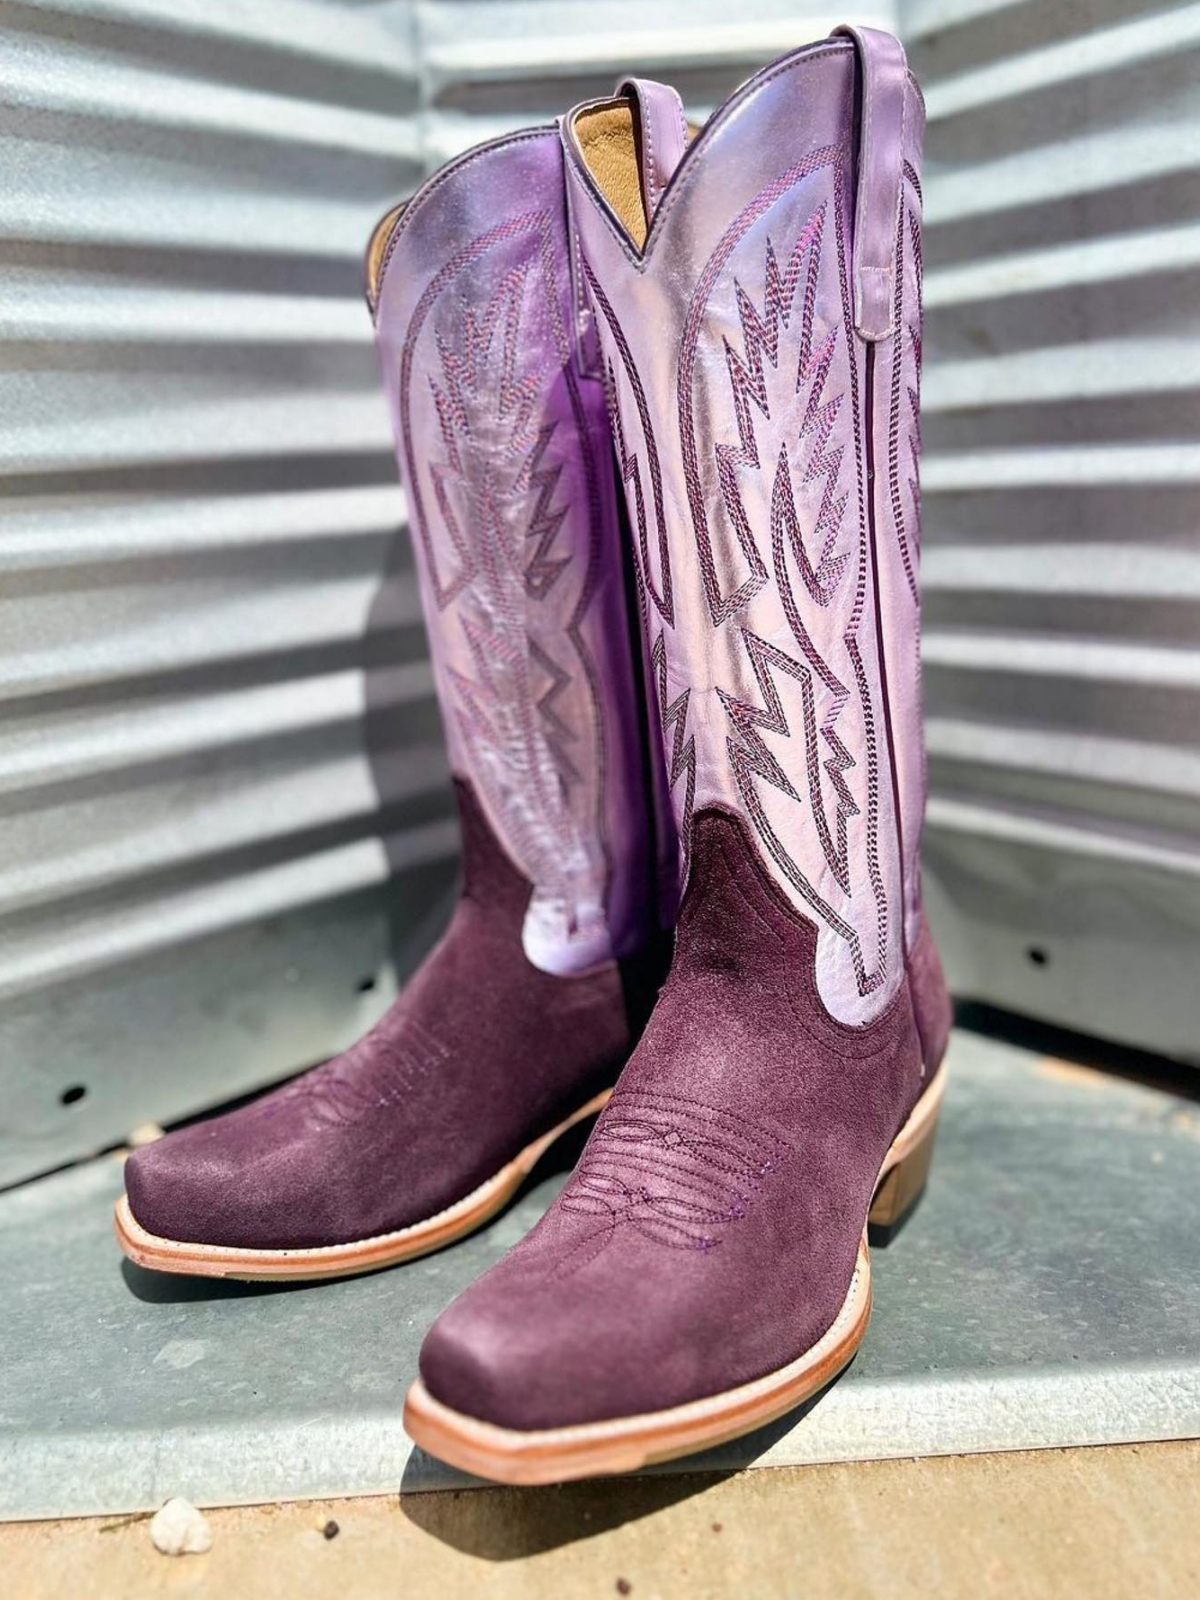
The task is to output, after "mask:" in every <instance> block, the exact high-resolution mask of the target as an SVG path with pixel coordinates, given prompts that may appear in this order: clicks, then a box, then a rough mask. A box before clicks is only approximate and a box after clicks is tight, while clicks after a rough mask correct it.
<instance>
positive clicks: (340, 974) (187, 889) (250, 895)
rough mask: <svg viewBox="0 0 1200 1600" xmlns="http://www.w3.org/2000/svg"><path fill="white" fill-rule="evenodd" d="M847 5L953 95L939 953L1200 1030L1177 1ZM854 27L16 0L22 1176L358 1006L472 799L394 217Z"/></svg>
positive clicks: (1190, 374) (811, 13)
mask: <svg viewBox="0 0 1200 1600" xmlns="http://www.w3.org/2000/svg"><path fill="white" fill-rule="evenodd" d="M850 14H851V15H852V16H853V17H854V18H855V19H856V20H860V21H867V22H870V21H874V22H876V23H878V24H881V25H884V26H887V25H896V24H897V23H898V24H899V26H900V29H901V31H902V32H903V33H904V34H905V36H906V38H907V41H908V43H909V47H910V54H911V55H912V57H913V59H914V63H915V64H916V65H917V67H918V69H919V70H920V71H921V73H922V76H923V78H924V81H925V83H926V87H927V93H928V99H929V108H930V125H929V136H928V169H927V179H928V181H927V258H928V276H927V302H928V314H927V340H926V349H927V366H926V390H925V394H926V421H925V436H926V445H927V457H926V460H927V468H926V477H925V488H926V566H925V571H926V584H927V596H928V599H927V619H928V620H927V635H926V663H927V667H926V670H927V684H928V701H929V710H930V730H929V731H930V755H931V777H932V782H933V800H932V805H931V825H930V829H929V835H928V846H927V851H926V857H927V868H926V871H927V878H928V882H929V893H930V898H931V901H932V904H933V907H934V912H935V916H936V919H937V921H938V924H939V928H940V930H941V932H942V936H943V940H944V943H945V947H946V954H947V957H948V964H949V965H950V967H951V971H952V975H953V977H954V979H955V981H956V986H957V987H958V989H959V990H960V992H962V993H968V994H971V995H974V996H975V997H977V998H981V999H987V1000H992V1001H995V1002H998V1003H1001V1004H1006V1005H1011V1006H1015V1007H1017V1008H1019V1009H1024V1010H1028V1011H1031V1012H1034V1013H1036V1014H1039V1015H1042V1016H1046V1017H1050V1018H1053V1019H1055V1020H1059V1021H1063V1022H1067V1023H1070V1024H1072V1025H1075V1026H1079V1027H1083V1028H1088V1029H1090V1030H1092V1031H1095V1032H1098V1033H1106V1034H1110V1035H1112V1036H1114V1037H1118V1038H1124V1039H1129V1040H1131V1041H1135V1042H1139V1043H1144V1044H1146V1045H1147V1046H1149V1047H1151V1048H1159V1049H1165V1050H1170V1051H1173V1052H1176V1053H1180V1054H1185V1055H1186V1054H1192V1055H1195V1054H1196V1051H1197V1045H1196V1027H1195V1023H1196V1020H1197V1009H1198V1008H1197V1004H1196V1001H1195V999H1194V996H1193V990H1194V988H1195V984H1194V971H1195V967H1196V964H1197V949H1198V948H1200V946H1198V942H1197V936H1198V933H1200V810H1198V808H1197V805H1196V800H1197V793H1198V791H1200V700H1198V699H1197V694H1198V690H1200V664H1198V663H1200V656H1198V654H1197V650H1198V647H1200V638H1198V635H1200V623H1198V620H1197V619H1198V617H1200V611H1198V610H1197V600H1198V599H1200V536H1198V535H1197V530H1196V522H1197V518H1196V513H1195V507H1196V476H1197V473H1196V462H1197V459H1198V456H1197V445H1196V423H1197V417H1196V401H1195V389H1196V378H1197V361H1196V356H1195V348H1194V346H1195V338H1196V335H1195V331H1194V330H1195V321H1196V310H1197V287H1198V282H1197V268H1198V263H1200V217H1198V215H1197V212H1198V209H1200V184H1198V183H1197V163H1198V161H1200V137H1198V136H1197V135H1198V131H1200V130H1198V128H1197V122H1198V121H1200V115H1198V107H1197V104H1196V99H1197V97H1196V91H1195V89H1194V87H1193V86H1194V84H1195V83H1196V81H1197V66H1198V62H1197V50H1198V48H1200V6H1197V5H1195V4H1189V5H1177V6H1174V7H1164V6H1163V5H1162V4H1161V0H1160V3H1158V4H1153V5H1151V4H1144V3H1142V4H1139V3H1137V0H1120V3H1119V0H1087V3H1069V0H900V3H899V4H898V5H894V4H887V3H883V4H878V5H875V6H870V7H861V6H856V7H853V8H851V12H850ZM840 20H843V13H841V12H838V11H836V10H833V9H831V8H830V7H828V6H818V5H814V4H797V3H795V0H792V3H783V0H771V3H768V4H752V5H749V6H742V7H741V8H740V9H739V10H738V12H737V14H736V15H731V14H730V12H729V8H728V7H727V6H724V5H720V4H716V3H714V0H694V3H679V0H669V3H662V4H655V5H649V6H648V5H646V4H644V3H641V0H637V3H631V0H608V3H606V4H604V5H603V6H585V5H582V4H574V3H568V0H515V3H514V0H440V3H438V0H435V3H430V4H419V5H411V4H408V3H406V0H382V3H378V4H370V3H363V4H357V5H352V4H336V3H333V0H324V3H319V0H299V3H296V0H289V3H284V0H255V4H254V5H253V6H251V5H246V4H238V3H236V0H39V3H37V4H31V3H23V4H7V3H0V118H2V124H0V128H2V133H3V138H4V147H5V155H6V161H5V182H4V186H3V190H2V191H0V237H2V239H3V246H2V249H3V275H4V295H3V300H2V302H0V337H2V339H3V344H2V346H0V349H2V351H3V358H4V359H3V363H2V365H0V391H2V402H3V416H4V429H3V433H2V435H0V452H2V459H3V473H4V484H3V487H4V494H5V496H6V501H7V503H6V506H5V516H4V521H3V528H2V530H0V586H2V587H0V652H2V656H0V823H2V827H3V832H2V834H0V1181H4V1180H5V1179H11V1178H14V1177H17V1176H20V1175H22V1174H24V1173H27V1172H30V1171H33V1170H38V1169H41V1168H44V1167H47V1166H50V1165H52V1164H54V1163H55V1162H57V1161H61V1160H65V1159H69V1158H70V1157H72V1156H75V1155H78V1154H81V1153H83V1152H85V1151H86V1150H88V1149H90V1148H94V1147H96V1146H97V1145H99V1144H101V1143H103V1142H105V1141H107V1140H111V1139H115V1138H118V1137H120V1136H121V1135H122V1134H123V1133H124V1132H125V1131H127V1129H128V1128H129V1126H130V1125H131V1124H132V1123H135V1122H138V1121H142V1120H145V1119H146V1118H150V1117H154V1118H168V1117H173V1116H177V1115H179V1114H181V1113H183V1112H185V1111H187V1110H190V1109H194V1108H196V1107H198V1106H200V1105H202V1104H205V1103H209V1102H211V1101H213V1100H216V1099H219V1098H222V1097H224V1096H226V1095H228V1094H230V1093H232V1092H236V1091H237V1090H239V1089H242V1088H246V1087H249V1086H251V1085H252V1084H254V1083H258V1082H262V1081H265V1080H267V1079H269V1078H271V1077H274V1076H277V1075H279V1074H280V1073H282V1072H285V1071H287V1070H289V1069H290V1068H293V1067H296V1066H300V1065H303V1064H305V1063H307V1062H309V1061H311V1060H314V1059H317V1058H319V1057H320V1056H321V1055H323V1054H325V1053H327V1052H328V1051H330V1050H332V1049H334V1048H336V1047H338V1046H339V1045H340V1044H341V1043H342V1042H343V1041H344V1040H346V1039H348V1038H350V1037H351V1036H352V1035H353V1034H355V1033H356V1032H357V1031H358V1030H359V1029H360V1028H361V1027H362V1026H363V1025H364V1024H365V1023H366V1022H367V1021H369V1020H370V1017H371V1016H372V1015H373V1014H374V1013H375V1012H376V1011H377V1010H378V1009H379V1007H380V1005H381V1004H382V1003H383V1002H384V1000H385V999H386V998H387V996H388V994H389V993H390V992H391V983H392V980H393V964H394V961H395V962H398V963H399V966H400V967H401V968H403V967H404V966H405V965H406V964H407V963H408V962H409V961H410V960H411V959H412V958H413V955H414V954H415V952H416V951H418V950H419V949H420V948H421V946H422V945H423V943H424V942H425V940H426V939H427V938H428V935H429V931H430V928H431V927H432V926H434V925H435V924H436V922H437V920H438V917H439V916H440V913H441V906H442V904H443V903H444V896H445V893H446V889H447V885H448V882H449V876H450V872H451V869H452V853H453V850H454V843H455V835H454V830H453V827H452V825H451V823H450V822H449V819H448V816H447V812H446V799H445V793H444V789H443V787H442V782H441V780H442V774H443V770H444V768H443V761H442V757H441V753H440V743H439V738H438V730H437V722H436V713H435V710H434V706H433V702H432V697H431V693H430V684H429V680H428V673H427V668H426V665H425V658H424V645H423V640H422V637H421V631H420V626H419V620H418V613H417V606H416V600H415V595H414V593H413V590H412V585H411V571H410V567H409V561H408V552H407V547H406V540H405V537H404V535H403V533H402V531H401V528H400V524H401V519H402V516H403V505H402V500H401V497H400V495H399V492H398V490H397V489H396V488H395V486H394V485H395V475H394V467H393V464H392V460H391V454H390V447H389V442H388V439H387V429H386V418H385V411H384V406H383V401H382V396H381V394H380V392H379V386H378V379H377V374H376V370H375V365H374V357H373V355H372V352H371V350H370V343H369V329H368V325H367V321H366V317H365V313H364V311H363V310H362V306H361V300H360V296H359V260H360V255H361V249H362V244H363V240H364V238H365V236H366V234H367V231H368V230H369V228H370V226H371V224H372V222H373V221H374V220H375V218H376V217H377V215H378V214H379V213H380V212H381V211H382V210H383V209H384V208H385V207H386V206H387V205H388V204H390V203H391V201H393V200H394V199H395V198H397V197H398V196H400V195H402V194H404V193H405V192H407V191H408V190H410V189H411V188H412V187H413V185H414V184H415V183H416V182H417V181H418V179H419V177H420V175H421V174H422V173H423V172H425V171H427V170H429V169H430V168H431V167H432V166H434V165H436V164H437V163H438V162H439V161H441V160H443V159H445V158H446V157H447V156H449V155H451V154H453V153H454V152H455V151H456V150H458V149H461V148H463V147H465V146H466V145H469V144H471V143H474V142H476V141H477V140H479V139H481V138H485V137H488V136H490V135H491V134H493V133H495V132H498V131H500V130H501V129H503V128H507V127H511V126H514V125H517V124H519V123H523V122H527V121H530V120H539V119H545V118H548V117H550V116H551V115H553V114H554V113H555V112H556V111H558V110H559V109H561V107H562V106H563V105H565V104H567V103H569V102H571V101H573V100H575V99H579V98H582V97H583V96H585V95H588V94H591V93H593V92H603V91H604V90H605V89H606V88H607V87H608V86H609V84H610V83H611V81H612V79H613V77H614V76H615V75H616V74H617V73H619V72H621V71H624V70H626V69H629V68H637V69H638V70H640V71H643V72H649V73H651V74H656V75H659V76H664V77H668V78H671V79H672V80H673V81H675V82H676V83H678V85H679V87H680V89H681V91H682V93H683V94H684V97H685V100H686V101H687V103H688V106H689V110H690V111H691V112H692V114H693V115H697V116H703V115H704V114H706V113H707V111H708V110H709V109H710V108H711V107H712V106H713V105H714V104H716V103H718V102H719V101H720V100H721V99H722V98H723V97H724V95H725V94H726V93H728V92H729V90H730V89H731V88H732V87H733V86H734V85H735V84H736V83H737V82H738V81H739V80H740V79H741V78H742V77H744V76H745V75H746V74H747V73H748V72H750V71H752V70H754V68H756V67H757V66H758V65H759V64H761V63H762V62H763V61H765V60H767V59H769V58H770V57H771V56H773V55H775V54H777V53H778V52H780V51H782V50H785V49H787V48H789V47H791V46H792V45H794V44H795V43H796V42H798V41H799V40H801V39H803V38H804V37H818V36H820V35H821V34H822V33H824V32H825V31H827V29H828V27H829V26H831V25H832V24H833V23H834V22H836V21H840ZM1189 341H1190V342H1189ZM390 872H394V873H396V874H397V880H398V881H397V882H396V883H395V884H394V885H392V886H391V887H389V886H388V883H387V879H388V875H389V873H390ZM365 985H373V987H372V988H364V986H365ZM79 1090H83V1091H84V1092H83V1094H82V1095H80V1094H79V1093H78V1092H77V1091H79ZM64 1097H65V1102H66V1103H64Z"/></svg>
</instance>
